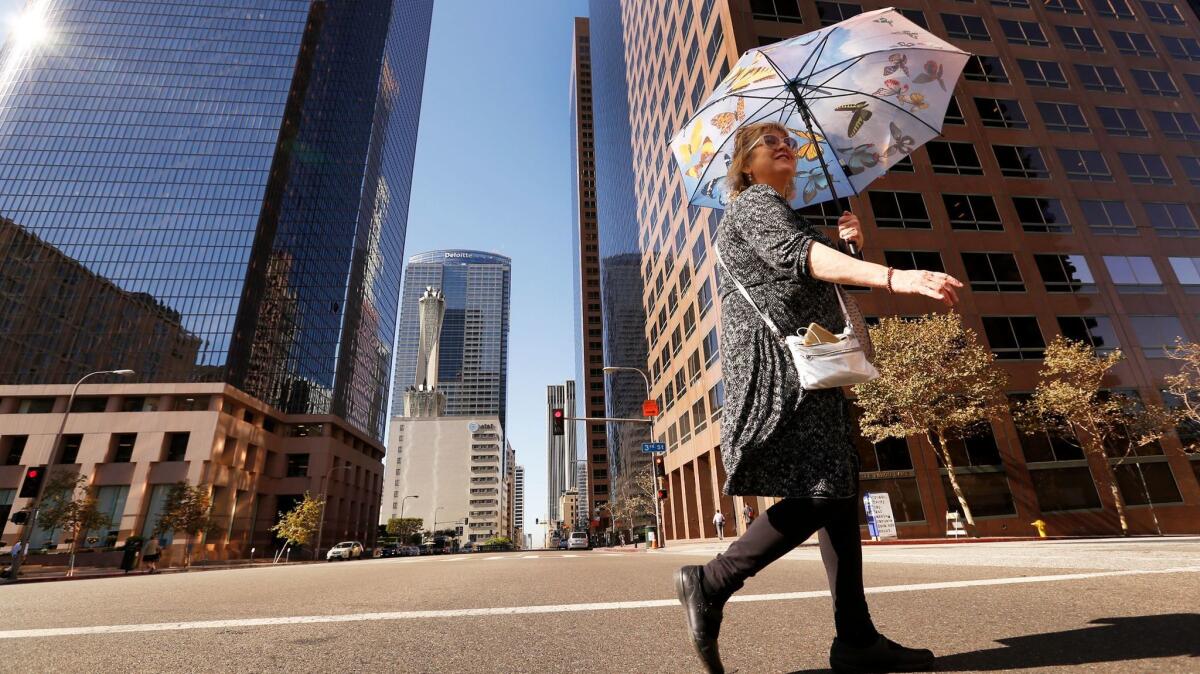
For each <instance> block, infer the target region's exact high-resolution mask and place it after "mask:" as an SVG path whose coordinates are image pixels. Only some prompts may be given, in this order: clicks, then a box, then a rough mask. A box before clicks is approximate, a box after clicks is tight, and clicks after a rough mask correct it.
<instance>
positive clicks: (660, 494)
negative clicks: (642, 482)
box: [658, 489, 667, 501]
mask: <svg viewBox="0 0 1200 674" xmlns="http://www.w3.org/2000/svg"><path fill="white" fill-rule="evenodd" d="M658 500H660V501H665V500H667V490H666V489H659V490H658Z"/></svg>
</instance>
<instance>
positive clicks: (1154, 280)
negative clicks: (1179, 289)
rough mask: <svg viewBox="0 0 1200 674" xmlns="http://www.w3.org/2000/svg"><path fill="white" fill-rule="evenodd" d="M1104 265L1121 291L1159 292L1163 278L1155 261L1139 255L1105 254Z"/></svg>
mask: <svg viewBox="0 0 1200 674" xmlns="http://www.w3.org/2000/svg"><path fill="white" fill-rule="evenodd" d="M1104 266H1105V268H1107V269H1108V275H1109V276H1110V277H1111V278H1112V282H1113V285H1115V286H1116V287H1117V290H1118V291H1120V292H1138V293H1142V292H1159V291H1161V290H1162V289H1163V285H1162V279H1161V278H1159V276H1158V270H1157V269H1155V268H1154V261H1153V260H1151V259H1150V258H1149V257H1145V256H1139V255H1105V256H1104Z"/></svg>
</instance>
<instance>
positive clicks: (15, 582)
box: [0, 560, 317, 587]
mask: <svg viewBox="0 0 1200 674" xmlns="http://www.w3.org/2000/svg"><path fill="white" fill-rule="evenodd" d="M316 563H317V562H314V561H309V560H306V561H302V562H279V563H278V564H237V565H229V566H211V567H205V566H201V567H189V568H186V569H183V568H181V569H160V570H158V571H157V572H155V573H154V574H149V573H146V572H145V571H131V572H129V573H124V572H121V573H88V574H84V575H80V576H45V577H33V578H18V579H17V580H7V579H0V587H4V586H5V585H25V584H26V583H59V582H63V581H72V580H94V579H97V578H140V577H142V576H149V575H155V576H157V575H163V574H168V575H174V574H177V573H199V572H203V571H229V570H231V569H261V568H265V569H270V568H275V567H280V566H297V565H299V564H316Z"/></svg>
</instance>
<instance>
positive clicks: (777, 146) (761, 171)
mask: <svg viewBox="0 0 1200 674" xmlns="http://www.w3.org/2000/svg"><path fill="white" fill-rule="evenodd" d="M789 142H792V139H791V138H790V137H789V136H788V134H787V133H786V132H785V131H783V130H782V129H768V130H767V132H766V133H764V134H763V135H762V136H760V137H759V139H758V141H757V142H756V144H755V145H754V149H752V150H751V151H750V161H749V163H748V165H747V167H746V171H747V173H749V174H750V175H751V176H752V177H753V182H756V183H770V184H772V185H782V184H787V183H789V182H791V181H792V179H793V178H795V176H796V153H795V151H794V150H792V148H791V147H789V146H788V143H789Z"/></svg>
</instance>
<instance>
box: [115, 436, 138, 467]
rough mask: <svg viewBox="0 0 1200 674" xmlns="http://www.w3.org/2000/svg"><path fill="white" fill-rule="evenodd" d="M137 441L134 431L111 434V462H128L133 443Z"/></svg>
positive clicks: (131, 453) (131, 454)
mask: <svg viewBox="0 0 1200 674" xmlns="http://www.w3.org/2000/svg"><path fill="white" fill-rule="evenodd" d="M136 441H137V434H136V433H117V434H115V435H113V436H112V445H111V449H110V454H109V456H110V457H111V458H110V459H109V461H110V462H112V463H129V461H130V460H131V459H132V458H133V445H134V443H135V442H136Z"/></svg>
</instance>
